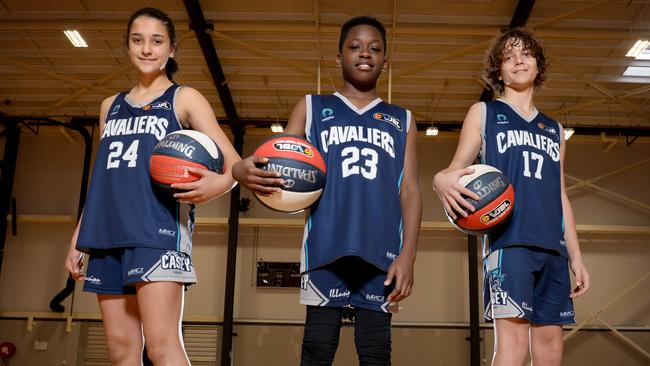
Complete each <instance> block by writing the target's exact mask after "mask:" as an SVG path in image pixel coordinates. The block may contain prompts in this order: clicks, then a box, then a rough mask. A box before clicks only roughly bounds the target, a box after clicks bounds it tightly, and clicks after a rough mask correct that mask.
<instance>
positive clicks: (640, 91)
mask: <svg viewBox="0 0 650 366" xmlns="http://www.w3.org/2000/svg"><path fill="white" fill-rule="evenodd" d="M648 91H650V85H646V86H644V87H641V88H638V89H634V90H630V91H628V92H625V93H621V94H616V95H614V96H613V97H609V96H608V97H605V98H600V99H596V100H592V101H589V102H585V103H581V104H577V105H574V106H571V107H564V108H560V109H558V110H555V111H553V112H551V113H550V114H551V115H552V116H554V117H556V118H557V117H559V116H566V115H567V114H568V113H569V112H573V111H577V110H581V109H585V108H589V107H594V106H597V105H601V104H603V103H605V102H607V101H609V100H622V99H624V98H628V97H631V96H635V95H638V94H643V93H646V92H648Z"/></svg>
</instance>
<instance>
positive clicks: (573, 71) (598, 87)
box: [546, 54, 650, 118]
mask: <svg viewBox="0 0 650 366" xmlns="http://www.w3.org/2000/svg"><path fill="white" fill-rule="evenodd" d="M546 56H547V57H548V58H549V59H550V60H551V61H553V62H554V63H556V64H558V65H559V66H560V67H562V68H563V69H565V70H567V71H568V72H569V73H571V74H572V75H574V76H575V77H576V78H578V79H580V80H582V81H583V82H585V83H587V84H589V85H591V86H592V87H594V88H595V89H596V90H598V91H599V92H601V93H603V94H605V95H606V96H607V98H606V99H605V100H614V101H616V102H618V103H621V104H623V105H624V106H625V107H627V108H628V109H629V110H631V111H632V112H634V113H638V114H640V115H642V116H644V117H646V118H650V114H648V113H646V112H645V111H643V110H642V109H641V108H639V106H637V105H635V104H632V103H630V102H628V101H627V100H625V99H624V98H619V97H617V96H616V95H615V94H614V93H613V92H611V91H610V90H609V89H607V88H606V87H605V86H603V85H602V84H600V83H598V82H597V81H594V80H592V79H591V78H589V77H587V76H586V75H585V74H583V73H582V72H580V70H578V69H576V68H575V67H573V66H571V65H568V64H565V63H564V62H562V61H560V60H559V59H558V58H556V57H553V56H552V55H550V54H547V55H546ZM596 105H597V104H596Z"/></svg>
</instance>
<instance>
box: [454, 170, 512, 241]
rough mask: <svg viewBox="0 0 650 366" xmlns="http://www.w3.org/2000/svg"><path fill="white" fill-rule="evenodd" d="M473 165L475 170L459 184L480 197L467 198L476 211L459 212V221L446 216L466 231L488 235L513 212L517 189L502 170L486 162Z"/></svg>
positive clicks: (463, 177)
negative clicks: (462, 214)
mask: <svg viewBox="0 0 650 366" xmlns="http://www.w3.org/2000/svg"><path fill="white" fill-rule="evenodd" d="M470 168H472V169H474V173H472V174H468V175H464V176H462V177H461V178H460V179H459V180H458V183H459V184H460V185H461V186H463V187H465V188H467V189H469V190H470V191H472V192H474V193H476V194H477V195H478V196H479V197H480V198H479V200H478V201H475V200H473V199H471V198H465V199H466V200H467V201H468V202H469V203H471V204H472V206H474V209H475V211H474V212H472V213H469V214H468V215H467V217H462V216H460V215H458V214H457V215H456V216H458V218H457V219H456V220H452V218H451V217H450V216H449V214H447V218H448V219H449V221H451V223H452V224H453V225H454V226H455V227H456V228H457V229H458V230H460V231H462V232H464V233H466V234H472V235H480V234H486V233H487V232H489V231H490V230H492V229H493V228H495V227H496V226H497V225H499V224H501V223H502V222H504V221H505V220H506V219H507V218H508V217H509V216H510V214H512V210H513V208H514V204H515V191H514V189H513V188H512V184H510V181H509V180H508V178H507V177H506V176H505V175H504V174H503V173H501V171H500V170H499V169H497V168H495V167H493V166H490V165H485V164H476V165H472V166H470Z"/></svg>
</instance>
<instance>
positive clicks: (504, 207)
mask: <svg viewBox="0 0 650 366" xmlns="http://www.w3.org/2000/svg"><path fill="white" fill-rule="evenodd" d="M511 205H512V204H511V203H510V200H503V202H501V203H500V204H499V206H497V207H496V208H494V209H493V210H492V211H490V212H487V213H485V214H484V215H483V216H481V222H482V223H484V224H488V223H490V222H492V221H494V220H498V219H499V218H500V217H501V216H503V215H505V214H506V213H508V211H509V210H510V206H511Z"/></svg>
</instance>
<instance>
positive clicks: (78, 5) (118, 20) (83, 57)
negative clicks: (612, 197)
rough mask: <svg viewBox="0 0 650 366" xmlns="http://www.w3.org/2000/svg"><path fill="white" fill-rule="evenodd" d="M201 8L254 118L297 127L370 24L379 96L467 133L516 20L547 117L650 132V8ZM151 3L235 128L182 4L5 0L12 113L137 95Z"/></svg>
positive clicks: (550, 1) (234, 4) (234, 87)
mask: <svg viewBox="0 0 650 366" xmlns="http://www.w3.org/2000/svg"><path fill="white" fill-rule="evenodd" d="M187 2H190V3H191V2H192V1H187ZM200 3H201V4H200V5H201V8H202V13H203V16H204V17H205V19H206V21H207V23H209V24H212V25H213V28H214V30H213V31H210V32H209V35H208V39H209V40H211V42H212V44H213V45H214V48H215V50H216V53H217V55H218V57H219V60H220V63H221V66H222V68H223V72H224V74H225V82H223V83H221V85H222V86H227V89H228V90H229V92H230V94H231V95H232V101H233V102H234V103H233V104H234V112H235V113H236V114H237V115H238V117H239V118H240V119H241V120H244V121H248V122H252V121H253V122H258V123H259V124H260V125H264V123H270V122H275V121H280V122H282V121H286V119H287V118H288V116H289V113H290V112H291V109H292V107H293V105H294V104H295V103H296V102H297V101H298V100H299V98H301V97H302V96H303V95H304V94H305V93H316V92H317V91H318V88H319V86H320V92H321V93H330V92H332V91H333V90H334V89H335V88H338V87H340V82H339V80H340V79H341V77H340V70H339V69H337V68H335V67H334V66H335V65H334V58H335V56H336V53H337V44H338V43H337V42H338V33H339V27H340V24H341V23H343V22H344V21H345V20H347V19H348V18H350V17H352V16H356V15H361V14H368V15H372V16H375V17H377V18H379V19H380V20H381V21H383V22H384V24H385V25H386V28H387V30H388V42H389V47H388V50H389V59H390V61H391V67H392V70H391V71H390V73H388V72H387V73H384V74H383V76H382V80H381V84H380V87H379V92H380V96H382V98H384V99H386V100H388V99H389V97H390V100H391V101H392V102H393V103H397V104H400V105H403V106H405V107H407V108H409V109H411V110H412V111H413V112H414V115H415V117H416V119H417V121H418V124H419V125H420V126H421V127H426V125H427V124H430V123H434V124H436V125H438V126H448V127H449V126H452V127H453V126H458V124H459V123H460V122H462V120H463V117H464V115H465V112H466V111H467V108H468V107H469V106H470V105H471V104H472V103H474V102H476V101H478V100H479V98H480V96H481V93H482V91H483V88H484V84H483V82H482V81H481V79H480V66H481V62H482V58H483V54H484V52H485V50H486V48H487V46H488V44H489V41H490V39H491V38H492V37H493V36H495V35H497V34H498V33H499V32H500V30H502V29H504V28H507V27H508V26H509V24H510V23H511V21H513V18H517V19H518V20H519V21H521V19H525V18H522V17H521V15H516V14H524V15H525V14H528V13H529V17H528V19H527V25H528V26H531V27H533V28H534V29H535V30H536V31H537V33H538V35H539V36H541V38H542V39H544V41H545V44H546V48H547V54H548V56H550V60H551V71H550V76H549V78H548V81H547V83H546V86H545V88H544V89H542V90H541V91H540V92H539V94H538V97H537V100H536V102H537V105H538V108H539V109H541V110H542V111H544V112H546V113H547V114H551V115H553V116H555V117H556V118H557V119H558V120H559V121H560V122H562V123H563V124H565V125H568V126H571V127H578V128H580V127H581V126H582V127H587V126H590V127H596V128H600V127H603V128H606V127H609V128H610V129H614V130H615V129H616V128H625V129H628V130H629V129H633V130H634V129H636V130H638V131H647V130H649V129H650V77H632V76H624V75H623V72H624V71H625V69H626V67H628V66H638V67H647V68H648V69H646V70H650V60H646V61H642V60H635V59H634V58H630V57H626V56H625V54H626V53H627V51H628V50H629V49H630V47H631V46H632V45H633V44H634V43H635V42H636V41H637V40H638V39H650V0H627V1H616V0H609V1H602V0H592V1H580V0H537V1H524V0H521V1H517V0H470V1H460V0H458V1H457V0H428V1H424V0H373V1H357V0H345V1H343V0H239V1H236V0H230V1H223V0H222V1H206V0H203V1H201V2H200ZM519 3H521V4H519ZM527 4H528V5H530V4H533V6H532V10H531V11H530V12H528V11H526V9H525V8H526V6H525V5H527ZM152 5H153V6H156V7H158V8H161V9H163V10H165V11H166V12H168V13H169V14H170V15H171V16H172V18H174V20H175V21H176V25H177V31H178V37H179V38H180V53H179V54H178V57H177V59H178V61H179V64H180V69H181V72H180V74H179V75H178V77H177V81H178V82H179V83H182V84H187V85H190V86H192V87H195V88H197V89H198V90H200V91H201V92H202V93H203V94H204V95H205V96H206V97H207V98H208V100H209V101H210V102H211V103H212V105H213V107H214V109H215V112H216V115H217V117H218V118H219V119H220V120H226V119H228V115H227V114H228V113H226V109H225V108H224V107H223V105H222V102H221V99H220V97H219V94H218V93H217V88H216V87H215V83H214V82H213V78H212V76H211V72H210V69H209V67H208V64H207V63H206V61H205V58H204V54H203V52H202V49H201V47H200V45H199V42H198V41H197V36H196V35H195V33H194V32H193V31H192V30H191V29H190V16H189V15H188V10H187V9H186V7H185V4H184V2H183V1H180V0H179V1H173V0H158V1H155V2H147V1H140V0H128V1H127V0H111V1H107V0H0V112H2V113H4V114H6V115H9V116H48V117H51V118H54V119H57V120H60V121H66V120H69V119H70V117H73V116H91V117H96V115H97V113H98V109H99V104H100V102H101V100H102V99H103V98H105V97H107V96H109V95H111V94H113V93H116V92H118V91H122V90H127V89H128V88H130V87H131V86H132V85H134V82H135V80H136V74H135V72H134V70H133V68H132V67H131V66H130V62H129V60H128V59H127V57H126V56H125V51H124V43H123V39H124V38H123V37H124V31H125V28H126V21H127V19H128V17H129V15H130V14H131V13H132V12H133V11H134V10H136V9H138V8H140V7H144V6H152ZM518 5H519V7H521V9H519V12H516V9H517V7H518ZM65 29H77V30H79V31H80V32H81V34H82V35H83V37H85V39H86V41H87V42H88V45H89V47H88V48H74V47H73V46H72V45H71V44H70V43H69V42H68V40H67V39H66V37H65V36H64V34H63V30H65ZM319 75H320V84H319V82H318V77H319ZM389 80H390V83H389ZM389 89H390V90H389ZM389 91H390V93H389ZM232 112H233V111H232V110H231V111H230V112H229V113H230V117H231V119H232V115H233V114H232ZM592 130H593V129H592ZM610 131H611V130H610ZM641 134H642V135H644V134H646V132H642V133H641Z"/></svg>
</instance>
